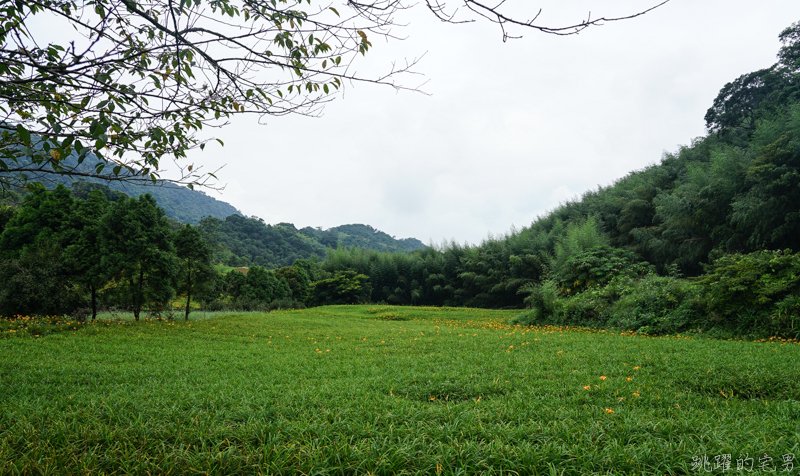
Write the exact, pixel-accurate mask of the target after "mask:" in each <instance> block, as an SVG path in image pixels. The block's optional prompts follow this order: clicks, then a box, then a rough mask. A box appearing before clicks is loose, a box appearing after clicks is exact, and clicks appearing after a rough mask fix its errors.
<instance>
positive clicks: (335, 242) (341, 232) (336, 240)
mask: <svg viewBox="0 0 800 476" xmlns="http://www.w3.org/2000/svg"><path fill="white" fill-rule="evenodd" d="M300 233H302V234H304V235H306V236H308V237H311V238H315V239H316V240H317V241H319V242H320V243H323V244H325V245H326V246H330V247H333V248H335V247H336V246H342V247H345V248H350V247H351V246H355V247H356V248H367V249H371V250H378V251H389V252H392V251H403V252H408V251H414V250H419V249H422V248H425V244H424V243H422V242H421V241H419V240H418V239H416V238H403V239H400V240H398V239H396V238H395V237H393V236H390V235H388V234H386V233H384V232H382V231H380V230H376V229H375V228H372V227H371V226H369V225H361V224H355V225H341V226H336V227H333V228H330V229H328V230H322V229H321V228H311V227H308V226H307V227H305V228H303V229H301V230H300Z"/></svg>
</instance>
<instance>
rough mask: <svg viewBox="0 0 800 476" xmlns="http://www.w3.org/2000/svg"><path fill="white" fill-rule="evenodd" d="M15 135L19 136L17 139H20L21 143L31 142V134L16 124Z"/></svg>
mask: <svg viewBox="0 0 800 476" xmlns="http://www.w3.org/2000/svg"><path fill="white" fill-rule="evenodd" d="M17 133H18V134H19V138H20V139H22V142H25V143H28V142H30V141H31V133H30V132H29V131H28V129H25V128H24V127H23V126H22V124H17Z"/></svg>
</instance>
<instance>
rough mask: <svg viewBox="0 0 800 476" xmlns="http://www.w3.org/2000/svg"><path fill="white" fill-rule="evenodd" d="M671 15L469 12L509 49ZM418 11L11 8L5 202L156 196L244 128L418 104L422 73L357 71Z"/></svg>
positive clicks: (34, 0)
mask: <svg viewBox="0 0 800 476" xmlns="http://www.w3.org/2000/svg"><path fill="white" fill-rule="evenodd" d="M666 1H668V0H666ZM666 1H663V2H661V3H659V4H658V5H656V6H655V7H652V8H650V9H647V10H645V11H643V12H640V13H637V14H634V15H629V16H626V17H620V18H602V17H601V18H597V19H594V20H592V19H591V17H589V18H587V19H586V20H584V21H581V22H578V23H575V24H573V25H567V26H563V27H547V26H543V25H540V24H538V23H536V20H537V19H538V17H539V15H538V13H536V14H535V15H532V16H533V20H520V19H517V18H515V17H512V16H510V15H509V14H507V13H505V12H504V11H503V10H502V8H503V3H502V2H501V3H500V4H499V5H497V6H487V5H484V4H482V3H480V2H478V1H475V0H464V5H465V6H466V7H467V9H468V11H471V12H473V13H475V14H477V15H478V16H480V17H483V18H486V19H488V20H490V21H493V22H495V23H497V24H499V25H500V27H501V30H502V32H503V37H504V39H505V38H508V37H509V34H508V33H507V31H506V29H507V27H508V26H511V25H514V26H517V27H521V28H530V29H535V30H538V31H541V32H544V33H551V34H556V35H567V34H576V33H578V32H580V31H582V30H583V29H585V28H588V27H589V26H594V25H599V24H602V23H604V22H607V21H614V20H621V19H623V18H632V17H635V16H638V15H641V14H643V13H646V12H647V11H650V10H652V9H653V8H657V7H658V6H660V5H663V4H664V3H666ZM426 4H427V7H428V8H429V9H430V10H431V11H432V12H433V13H434V14H435V15H436V16H438V17H439V18H440V19H442V20H444V21H448V22H462V21H470V20H471V19H469V18H467V19H464V18H463V17H456V16H455V15H454V14H450V13H449V12H448V9H447V4H446V3H441V2H438V1H436V0H427V1H426ZM405 8H406V5H405V4H404V3H403V2H402V0H367V1H364V2H347V3H346V4H345V5H344V6H341V7H338V9H337V8H335V7H332V6H325V5H324V4H323V5H316V4H312V1H311V0H305V2H304V1H303V0H296V1H291V2H290V1H289V0H205V1H204V0H180V1H177V2H173V1H172V0H154V1H152V2H146V3H145V2H141V1H139V0H30V1H25V2H22V1H11V0H3V2H2V12H3V15H2V17H0V45H2V47H0V78H2V80H1V81H0V169H2V170H3V172H5V173H4V174H3V175H2V176H1V177H0V188H2V189H6V188H8V187H9V186H11V185H12V184H13V183H14V177H18V178H19V180H20V181H21V182H22V183H24V182H25V181H28V180H33V181H36V180H43V179H45V177H46V176H47V174H50V173H55V174H61V175H70V176H73V177H95V178H100V179H104V180H121V181H145V182H148V181H152V182H153V183H155V182H156V181H157V179H158V178H159V177H160V173H161V171H162V169H163V166H162V161H163V160H165V159H173V160H176V161H178V160H180V159H185V158H186V157H187V152H188V151H189V150H191V149H194V148H197V147H199V148H201V149H202V148H203V147H204V145H205V144H206V141H207V140H208V139H207V138H202V137H199V136H198V135H197V134H198V133H199V132H200V131H201V130H202V129H203V128H204V127H206V126H209V125H221V124H224V123H225V121H226V120H227V119H229V118H230V117H231V116H233V115H236V114H258V115H268V116H280V115H285V114H291V113H299V114H310V115H314V114H317V113H319V111H320V107H321V106H322V105H324V104H325V103H326V102H327V101H329V100H331V99H332V98H333V97H334V95H335V94H336V92H337V91H338V90H340V89H341V88H342V86H343V84H344V82H346V81H354V82H363V81H366V82H372V83H378V84H383V85H388V86H391V87H395V88H398V89H411V90H413V89H415V87H414V86H409V85H408V84H407V83H406V81H405V80H404V79H403V78H404V77H405V74H406V73H410V72H413V71H412V68H413V67H414V65H415V63H416V60H412V61H410V62H407V63H406V64H404V65H402V66H396V67H395V66H393V67H392V69H390V70H388V71H386V72H385V73H384V74H381V75H377V76H370V77H361V76H357V75H355V74H354V73H352V71H353V70H352V68H351V65H352V64H353V62H354V61H355V59H356V58H358V56H359V55H364V54H366V53H367V52H368V51H369V49H370V48H371V46H372V43H371V39H374V38H375V37H379V38H387V39H388V38H394V36H393V33H392V27H393V26H394V24H393V19H394V15H395V14H396V13H397V12H398V11H400V10H403V9H405ZM340 10H341V11H340ZM533 11H534V12H535V10H533ZM539 13H541V11H539ZM50 31H58V32H59V34H60V35H61V34H63V35H64V36H63V37H60V39H59V41H58V42H52V41H50V40H49V38H47V37H46V36H44V35H43V34H42V33H41V32H50ZM67 32H69V33H67ZM90 155H94V156H96V158H97V159H98V160H99V162H95V161H94V160H89V161H86V159H87V157H89V156H90ZM85 161H86V164H88V163H93V165H92V166H91V167H88V166H86V165H84V162H85ZM178 167H179V168H180V171H181V172H182V173H181V174H180V177H178V178H175V179H172V181H175V182H179V183H186V184H189V185H190V186H192V185H195V184H205V185H209V186H210V185H211V184H210V182H209V180H210V179H213V178H214V174H213V173H207V174H206V173H200V168H195V167H194V165H193V164H184V163H179V164H178Z"/></svg>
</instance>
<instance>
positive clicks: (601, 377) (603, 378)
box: [600, 375, 608, 380]
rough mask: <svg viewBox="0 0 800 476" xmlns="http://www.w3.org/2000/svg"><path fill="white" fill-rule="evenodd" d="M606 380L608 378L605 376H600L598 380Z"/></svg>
mask: <svg viewBox="0 0 800 476" xmlns="http://www.w3.org/2000/svg"><path fill="white" fill-rule="evenodd" d="M607 378H608V377H606V376H605V375H601V376H600V380H605V379H607Z"/></svg>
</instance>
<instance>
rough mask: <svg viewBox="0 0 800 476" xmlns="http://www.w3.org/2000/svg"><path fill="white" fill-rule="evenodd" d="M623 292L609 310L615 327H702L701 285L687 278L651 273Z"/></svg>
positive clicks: (648, 330)
mask: <svg viewBox="0 0 800 476" xmlns="http://www.w3.org/2000/svg"><path fill="white" fill-rule="evenodd" d="M618 292H620V297H619V299H617V300H615V301H614V302H613V304H612V305H611V306H610V307H609V308H608V309H607V310H606V315H607V319H606V323H607V325H610V326H612V327H619V328H622V329H626V330H634V331H638V332H640V333H644V334H662V335H663V334H675V333H678V332H685V331H687V330H689V329H692V328H697V327H702V325H703V321H705V317H704V315H703V313H702V306H701V303H700V301H699V295H700V289H699V287H698V286H696V285H694V284H692V283H690V282H689V281H686V280H681V279H676V278H672V277H665V276H656V275H649V276H646V277H645V278H642V279H640V280H637V281H635V283H634V284H633V285H632V286H630V287H628V288H627V289H625V290H618Z"/></svg>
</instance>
